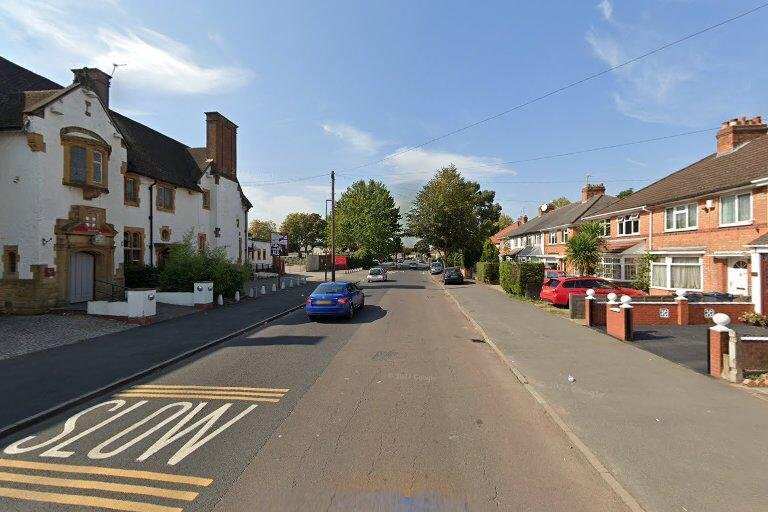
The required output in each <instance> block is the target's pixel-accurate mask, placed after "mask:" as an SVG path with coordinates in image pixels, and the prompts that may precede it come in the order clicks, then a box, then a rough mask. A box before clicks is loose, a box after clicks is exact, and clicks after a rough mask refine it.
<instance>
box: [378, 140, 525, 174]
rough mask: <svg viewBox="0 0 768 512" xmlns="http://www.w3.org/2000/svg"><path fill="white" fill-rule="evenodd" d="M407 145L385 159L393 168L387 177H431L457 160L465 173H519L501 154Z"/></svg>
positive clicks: (457, 165)
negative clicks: (506, 162)
mask: <svg viewBox="0 0 768 512" xmlns="http://www.w3.org/2000/svg"><path fill="white" fill-rule="evenodd" d="M405 149H406V148H401V149H399V150H397V151H395V152H394V156H392V157H390V158H388V159H387V160H386V161H385V162H384V163H385V165H387V166H388V167H390V168H391V169H392V174H391V175H389V176H388V177H389V178H391V179H393V180H395V181H398V182H406V181H421V180H425V179H429V178H431V177H432V176H433V175H434V174H435V173H436V172H437V171H438V170H440V169H441V168H443V167H446V166H448V165H450V164H454V165H455V166H456V167H457V168H458V169H459V171H460V172H461V173H462V174H463V175H464V176H467V177H470V178H479V177H483V176H489V175H497V174H507V175H514V174H516V173H515V171H513V170H512V169H509V168H508V167H506V166H504V165H502V164H501V163H500V162H501V161H502V160H501V159H500V158H494V157H484V156H476V155H462V154H459V153H450V152H443V151H432V150H428V149H424V148H418V149H414V150H411V151H408V152H404V150H405ZM398 153H401V154H398Z"/></svg>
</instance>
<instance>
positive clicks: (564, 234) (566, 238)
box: [561, 229, 568, 244]
mask: <svg viewBox="0 0 768 512" xmlns="http://www.w3.org/2000/svg"><path fill="white" fill-rule="evenodd" d="M561 240H562V241H563V243H564V244H567V243H568V230H567V229H564V230H563V235H562V237H561Z"/></svg>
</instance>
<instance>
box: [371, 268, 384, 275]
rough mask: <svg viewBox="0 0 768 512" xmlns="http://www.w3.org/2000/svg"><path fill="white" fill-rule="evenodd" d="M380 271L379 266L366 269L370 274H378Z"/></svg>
mask: <svg viewBox="0 0 768 512" xmlns="http://www.w3.org/2000/svg"><path fill="white" fill-rule="evenodd" d="M381 272H382V270H381V269H380V268H372V269H371V270H369V271H368V273H369V274H370V275H372V276H380V275H381Z"/></svg>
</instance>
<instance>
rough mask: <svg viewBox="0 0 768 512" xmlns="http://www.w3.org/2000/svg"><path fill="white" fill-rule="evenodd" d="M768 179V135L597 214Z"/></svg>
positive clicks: (696, 164)
mask: <svg viewBox="0 0 768 512" xmlns="http://www.w3.org/2000/svg"><path fill="white" fill-rule="evenodd" d="M765 177H768V135H762V136H760V137H758V138H756V139H754V140H751V141H749V142H747V143H746V144H744V145H742V146H740V147H738V148H736V149H734V150H733V151H731V152H729V153H725V154H723V155H720V156H717V154H716V153H713V154H711V155H708V156H706V157H704V158H702V159H701V160H699V161H698V162H694V163H692V164H691V165H689V166H687V167H683V168H682V169H680V170H679V171H676V172H673V173H672V174H670V175H668V176H665V177H664V178H661V179H660V180H658V181H656V182H654V183H651V184H650V185H648V186H647V187H644V188H641V189H640V190H638V191H637V192H635V193H634V194H632V195H629V196H627V197H625V198H623V199H620V200H618V201H616V202H615V203H613V204H611V205H610V206H609V207H607V208H603V209H602V210H600V211H597V212H595V215H604V214H609V213H612V212H618V211H622V210H631V209H633V208H640V207H642V206H656V205H661V204H665V203H670V202H673V201H677V200H680V199H688V198H694V197H700V196H704V195H707V194H713V193H717V192H720V191H723V190H728V189H733V188H737V187H741V186H744V185H750V184H751V182H752V181H753V180H756V179H759V178H765Z"/></svg>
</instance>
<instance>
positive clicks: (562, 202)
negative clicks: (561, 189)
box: [549, 196, 571, 208]
mask: <svg viewBox="0 0 768 512" xmlns="http://www.w3.org/2000/svg"><path fill="white" fill-rule="evenodd" d="M549 204H550V205H552V208H560V207H561V206H567V205H569V204H571V200H570V199H568V198H567V197H565V196H562V197H558V198H557V199H553V200H551V201H550V202H549Z"/></svg>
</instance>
